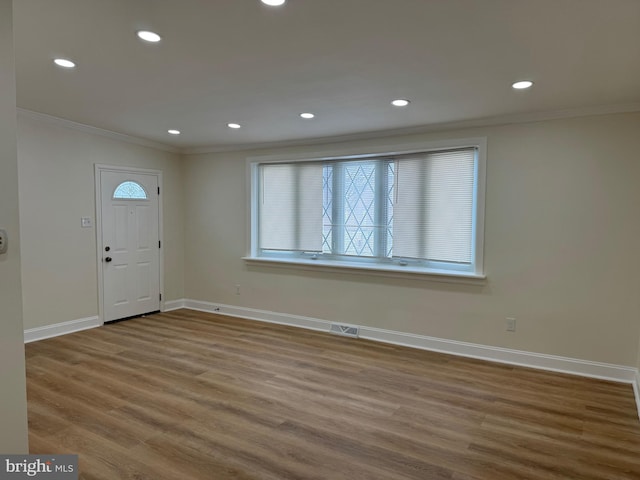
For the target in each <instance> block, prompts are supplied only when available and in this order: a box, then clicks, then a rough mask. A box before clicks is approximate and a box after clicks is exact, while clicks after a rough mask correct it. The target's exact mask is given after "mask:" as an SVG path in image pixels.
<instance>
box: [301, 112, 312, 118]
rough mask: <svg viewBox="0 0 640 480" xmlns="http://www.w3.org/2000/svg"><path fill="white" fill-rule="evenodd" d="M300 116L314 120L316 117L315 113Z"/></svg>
mask: <svg viewBox="0 0 640 480" xmlns="http://www.w3.org/2000/svg"><path fill="white" fill-rule="evenodd" d="M300 116H301V117H302V118H313V117H315V115H314V114H313V113H301V114H300Z"/></svg>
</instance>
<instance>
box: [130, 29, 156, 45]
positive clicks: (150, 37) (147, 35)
mask: <svg viewBox="0 0 640 480" xmlns="http://www.w3.org/2000/svg"><path fill="white" fill-rule="evenodd" d="M136 34H137V35H138V37H139V38H141V39H142V40H144V41H145V42H152V43H156V42H159V41H160V40H161V38H160V35H158V34H157V33H155V32H150V31H149V30H140V31H139V32H137V33H136Z"/></svg>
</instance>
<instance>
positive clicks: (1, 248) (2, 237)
mask: <svg viewBox="0 0 640 480" xmlns="http://www.w3.org/2000/svg"><path fill="white" fill-rule="evenodd" d="M8 246H9V240H8V239H7V232H6V231H5V230H0V255H2V254H3V253H7V247H8Z"/></svg>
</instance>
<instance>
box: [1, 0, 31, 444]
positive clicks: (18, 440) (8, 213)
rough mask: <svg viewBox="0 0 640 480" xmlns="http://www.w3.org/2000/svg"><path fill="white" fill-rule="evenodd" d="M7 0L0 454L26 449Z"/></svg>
mask: <svg viewBox="0 0 640 480" xmlns="http://www.w3.org/2000/svg"><path fill="white" fill-rule="evenodd" d="M11 7H12V4H11V0H0V169H1V170H0V172H1V173H0V228H2V229H4V230H6V231H7V234H8V237H9V250H8V251H7V253H6V254H3V255H0V452H1V453H27V452H28V446H27V399H26V387H25V376H24V343H23V333H22V302H21V291H20V289H21V287H20V240H19V224H18V166H17V160H16V90H15V69H14V58H13V29H12V11H11Z"/></svg>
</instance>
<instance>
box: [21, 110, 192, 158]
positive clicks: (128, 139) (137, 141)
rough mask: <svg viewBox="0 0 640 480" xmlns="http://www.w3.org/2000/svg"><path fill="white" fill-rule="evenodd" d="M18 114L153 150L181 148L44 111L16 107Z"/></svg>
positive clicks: (177, 151)
mask: <svg viewBox="0 0 640 480" xmlns="http://www.w3.org/2000/svg"><path fill="white" fill-rule="evenodd" d="M16 110H17V111H18V114H19V115H21V116H23V117H26V118H31V119H34V120H39V121H42V122H46V123H50V124H53V125H58V126H60V127H64V128H68V129H71V130H78V131H80V132H84V133H90V134H93V135H99V136H101V137H106V138H110V139H112V140H118V141H120V142H125V143H132V144H134V145H141V146H143V147H149V148H153V149H155V150H162V151H164V152H170V153H182V150H181V149H179V148H176V147H171V146H169V145H165V144H164V143H159V142H154V141H153V140H147V139H146V138H140V137H134V136H132V135H126V134H124V133H118V132H112V131H111V130H105V129H104V128H98V127H94V126H91V125H85V124H84V123H78V122H74V121H72V120H67V119H65V118H60V117H54V116H53V115H48V114H46V113H40V112H34V111H33V110H27V109H25V108H17V109H16Z"/></svg>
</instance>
